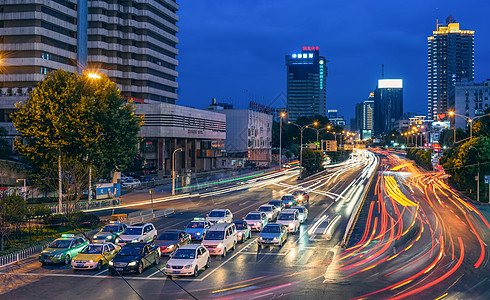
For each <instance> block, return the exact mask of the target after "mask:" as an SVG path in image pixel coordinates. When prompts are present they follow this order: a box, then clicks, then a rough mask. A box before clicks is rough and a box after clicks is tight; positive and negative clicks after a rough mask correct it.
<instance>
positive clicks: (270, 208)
mask: <svg viewBox="0 0 490 300" xmlns="http://www.w3.org/2000/svg"><path fill="white" fill-rule="evenodd" d="M257 211H260V212H263V213H265V214H266V215H267V219H268V220H269V222H272V221H274V220H275V219H276V218H277V215H278V214H279V210H278V209H276V207H275V206H274V205H270V204H265V205H261V206H260V207H259V209H257Z"/></svg>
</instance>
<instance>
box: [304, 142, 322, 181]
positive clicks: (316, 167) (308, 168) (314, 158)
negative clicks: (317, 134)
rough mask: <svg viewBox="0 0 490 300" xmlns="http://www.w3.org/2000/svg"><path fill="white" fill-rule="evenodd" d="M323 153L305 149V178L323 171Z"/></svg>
mask: <svg viewBox="0 0 490 300" xmlns="http://www.w3.org/2000/svg"><path fill="white" fill-rule="evenodd" d="M322 163H323V152H322V151H319V150H313V149H310V148H305V149H303V168H304V174H303V176H308V175H311V174H314V173H316V172H319V171H321V170H323V164H322Z"/></svg>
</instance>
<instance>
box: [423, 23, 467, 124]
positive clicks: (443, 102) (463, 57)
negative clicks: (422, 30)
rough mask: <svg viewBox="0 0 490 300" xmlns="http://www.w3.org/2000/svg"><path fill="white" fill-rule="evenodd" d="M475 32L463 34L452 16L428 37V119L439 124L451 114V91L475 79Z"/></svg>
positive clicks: (464, 31) (463, 31)
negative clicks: (449, 100) (449, 107)
mask: <svg viewBox="0 0 490 300" xmlns="http://www.w3.org/2000/svg"><path fill="white" fill-rule="evenodd" d="M474 33H475V32H474V31H471V30H460V29H459V23H456V21H455V20H454V19H452V18H451V16H449V18H447V19H446V24H445V25H439V24H438V25H437V30H436V31H434V32H433V35H432V36H430V37H428V73H429V74H428V118H429V119H430V120H439V119H440V117H443V116H442V115H444V114H446V113H447V111H448V97H449V93H450V89H451V88H452V87H453V86H454V84H455V83H456V82H461V81H462V80H463V79H466V80H468V81H473V77H474Z"/></svg>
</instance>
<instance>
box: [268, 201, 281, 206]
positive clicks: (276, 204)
mask: <svg viewBox="0 0 490 300" xmlns="http://www.w3.org/2000/svg"><path fill="white" fill-rule="evenodd" d="M269 204H270V205H274V206H275V207H280V206H281V201H271V202H269Z"/></svg>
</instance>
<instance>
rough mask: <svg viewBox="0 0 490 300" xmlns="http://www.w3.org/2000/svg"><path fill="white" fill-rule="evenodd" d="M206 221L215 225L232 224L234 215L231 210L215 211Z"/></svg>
mask: <svg viewBox="0 0 490 300" xmlns="http://www.w3.org/2000/svg"><path fill="white" fill-rule="evenodd" d="M206 221H208V222H211V223H212V224H214V223H231V222H232V221H233V214H232V213H231V211H230V210H229V209H213V210H212V211H211V212H210V213H209V214H208V215H207V217H206Z"/></svg>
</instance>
